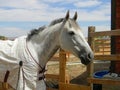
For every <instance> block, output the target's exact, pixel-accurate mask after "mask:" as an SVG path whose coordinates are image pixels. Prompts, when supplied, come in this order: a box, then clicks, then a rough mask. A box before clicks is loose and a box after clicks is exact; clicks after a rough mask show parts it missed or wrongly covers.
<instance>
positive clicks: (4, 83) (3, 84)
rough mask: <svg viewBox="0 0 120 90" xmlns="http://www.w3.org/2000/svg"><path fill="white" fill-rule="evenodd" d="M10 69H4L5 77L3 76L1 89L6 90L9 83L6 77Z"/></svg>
mask: <svg viewBox="0 0 120 90" xmlns="http://www.w3.org/2000/svg"><path fill="white" fill-rule="evenodd" d="M9 74H10V71H8V70H7V71H6V74H5V77H4V82H3V83H2V87H3V90H8V88H9V85H8V83H7V80H8V77H9Z"/></svg>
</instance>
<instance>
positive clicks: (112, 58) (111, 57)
mask: <svg viewBox="0 0 120 90" xmlns="http://www.w3.org/2000/svg"><path fill="white" fill-rule="evenodd" d="M94 60H109V61H120V54H118V55H95V56H94Z"/></svg>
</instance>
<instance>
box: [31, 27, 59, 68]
mask: <svg viewBox="0 0 120 90" xmlns="http://www.w3.org/2000/svg"><path fill="white" fill-rule="evenodd" d="M58 29H59V28H57V29H55V28H52V29H51V30H48V29H46V30H43V31H42V32H40V33H39V36H36V37H34V38H33V39H32V41H31V42H32V43H31V44H32V46H33V47H34V50H35V52H36V54H37V57H38V60H39V63H42V64H43V65H42V66H43V67H44V66H45V64H46V63H47V61H48V60H49V59H50V58H51V57H52V56H53V55H54V54H55V52H56V51H57V50H58V49H59V44H58V43H59V33H60V31H59V30H58Z"/></svg>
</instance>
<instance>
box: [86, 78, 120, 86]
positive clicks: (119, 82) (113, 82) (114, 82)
mask: <svg viewBox="0 0 120 90" xmlns="http://www.w3.org/2000/svg"><path fill="white" fill-rule="evenodd" d="M88 82H89V83H94V84H108V85H120V80H119V79H114V78H113V79H105V78H103V79H98V78H88Z"/></svg>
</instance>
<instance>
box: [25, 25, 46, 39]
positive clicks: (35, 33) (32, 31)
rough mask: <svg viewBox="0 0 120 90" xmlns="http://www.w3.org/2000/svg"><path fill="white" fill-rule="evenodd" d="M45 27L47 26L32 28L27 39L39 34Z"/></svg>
mask: <svg viewBox="0 0 120 90" xmlns="http://www.w3.org/2000/svg"><path fill="white" fill-rule="evenodd" d="M45 28H46V26H41V27H40V28H38V29H33V30H31V32H30V33H29V34H28V36H27V40H30V39H31V37H33V36H34V35H37V34H38V33H39V32H41V31H43V30H44V29H45Z"/></svg>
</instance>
